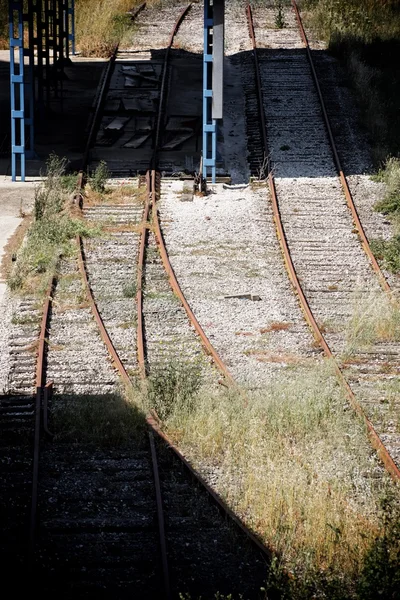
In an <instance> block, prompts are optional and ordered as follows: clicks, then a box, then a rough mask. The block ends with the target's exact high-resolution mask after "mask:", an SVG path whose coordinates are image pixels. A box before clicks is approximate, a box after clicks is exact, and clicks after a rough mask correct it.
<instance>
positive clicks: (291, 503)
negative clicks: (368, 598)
mask: <svg viewBox="0 0 400 600" xmlns="http://www.w3.org/2000/svg"><path fill="white" fill-rule="evenodd" d="M160 381H165V378H161V380H160ZM171 381H172V383H173V385H172V386H171V388H167V389H169V390H170V391H168V393H167V394H165V391H164V390H165V387H164V386H163V385H161V383H160V385H158V386H156V387H153V390H152V394H151V395H150V397H149V398H148V401H150V404H151V403H153V405H154V406H157V403H159V404H160V403H161V405H162V408H163V411H164V412H163V415H164V422H165V427H166V428H167V430H168V433H169V435H171V437H172V438H173V439H174V440H175V441H176V442H177V443H178V445H179V446H180V447H181V448H182V449H183V450H184V452H185V453H186V455H187V456H189V457H190V458H191V460H192V461H193V462H194V463H195V464H197V465H199V467H200V468H205V469H206V471H207V472H210V470H211V471H212V472H213V479H214V481H215V488H216V489H217V491H218V492H219V493H220V494H221V495H222V496H223V497H225V498H226V500H227V501H228V503H229V504H230V506H231V507H232V508H233V510H235V512H236V513H237V514H239V515H240V516H241V517H242V518H243V519H244V520H245V521H246V522H247V523H248V524H249V525H250V526H251V527H253V528H254V529H255V530H256V531H257V532H258V533H259V534H260V535H261V536H262V537H263V539H264V540H265V542H266V543H267V545H269V546H270V547H271V548H272V549H273V550H274V552H275V553H276V556H277V557H278V558H277V562H276V563H275V565H274V567H273V568H272V569H271V576H270V581H268V582H267V588H266V589H267V591H268V592H269V591H271V590H274V591H275V592H276V591H277V590H279V589H280V590H281V593H280V594H277V595H271V597H276V598H299V599H300V598H302V599H305V598H307V599H309V598H343V599H344V598H356V597H357V589H356V588H357V584H356V582H357V581H358V580H360V578H361V576H362V573H363V572H364V569H367V566H368V565H367V557H368V556H369V555H370V553H371V552H372V551H373V550H372V549H373V547H374V544H375V543H377V540H379V539H381V537H380V535H381V533H382V531H383V528H382V524H381V523H380V521H379V515H380V511H381V509H380V504H379V502H380V498H381V496H382V495H383V494H384V489H379V485H377V482H376V480H374V478H373V472H372V471H373V469H374V466H373V465H374V460H373V459H372V457H371V449H370V447H369V444H368V442H367V439H366V436H365V431H364V427H363V425H362V424H361V423H360V422H359V421H358V419H357V418H356V417H355V416H354V414H353V413H352V411H349V410H347V409H346V402H345V400H344V398H343V397H342V393H341V391H340V389H339V387H338V385H337V382H336V379H335V377H334V376H333V374H332V372H331V367H330V365H325V366H323V367H318V368H304V367H303V368H300V367H292V368H291V369H290V377H288V374H287V372H285V373H284V374H282V375H281V376H279V377H277V378H276V379H275V380H273V381H272V383H271V385H270V386H269V387H268V388H266V389H264V390H262V392H259V393H257V394H256V395H252V397H251V398H250V401H249V402H248V403H246V404H245V403H244V401H243V398H242V397H241V396H240V395H238V394H236V393H233V392H231V391H226V390H225V391H223V390H221V391H220V392H219V393H215V394H211V393H206V392H204V391H202V390H199V385H198V379H197V378H195V379H194V383H195V384H194V385H193V382H192V379H191V377H190V376H189V377H188V378H186V380H185V383H184V385H183V390H184V391H183V393H181V392H177V389H176V383H175V382H176V375H175V374H174V377H173V378H172V380H171ZM177 399H179V400H177ZM164 408H165V409H164ZM369 475H371V477H370V476H369ZM380 485H382V483H381V484H380ZM385 485H388V486H389V487H390V485H391V484H390V482H389V481H388V480H387V481H386V483H385ZM390 544H392V542H390ZM390 551H391V552H393V548H392V546H391V550H390ZM378 562H379V561H378ZM380 567H381V568H383V565H380ZM283 569H286V572H287V570H289V571H290V572H291V573H292V575H293V580H292V581H293V585H292V583H290V581H289V583H288V582H287V577H286V576H285V577H284V571H283ZM374 585H375V583H374ZM285 586H286V587H285ZM375 589H376V588H375ZM267 597H270V596H269V595H268V596H267ZM360 597H361V596H360Z"/></svg>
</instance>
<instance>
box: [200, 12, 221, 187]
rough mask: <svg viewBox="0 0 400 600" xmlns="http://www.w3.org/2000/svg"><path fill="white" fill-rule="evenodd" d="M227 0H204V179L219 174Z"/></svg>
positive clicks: (214, 178) (213, 179)
mask: <svg viewBox="0 0 400 600" xmlns="http://www.w3.org/2000/svg"><path fill="white" fill-rule="evenodd" d="M223 57H224V0H204V51H203V178H204V179H207V175H208V172H209V170H211V176H212V182H213V183H215V181H216V176H217V120H218V119H222V107H223V93H222V92H223Z"/></svg>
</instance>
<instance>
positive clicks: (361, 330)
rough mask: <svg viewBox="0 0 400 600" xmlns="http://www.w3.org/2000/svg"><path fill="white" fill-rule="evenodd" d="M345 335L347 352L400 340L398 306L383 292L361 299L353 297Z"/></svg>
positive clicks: (399, 312)
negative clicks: (351, 311) (351, 312)
mask: <svg viewBox="0 0 400 600" xmlns="http://www.w3.org/2000/svg"><path fill="white" fill-rule="evenodd" d="M356 296H357V295H356ZM346 337H347V353H348V354H352V353H353V352H356V351H357V350H359V349H362V348H365V347H369V346H371V345H373V344H374V343H378V342H398V341H400V309H399V307H398V306H397V305H396V304H394V303H392V302H391V301H390V299H389V298H388V296H387V295H385V294H383V293H380V294H379V296H378V297H377V296H376V294H371V295H370V296H369V297H368V298H366V299H364V300H363V301H360V299H359V298H357V297H355V299H354V307H353V314H352V316H351V319H350V321H349V323H348V326H347V336H346Z"/></svg>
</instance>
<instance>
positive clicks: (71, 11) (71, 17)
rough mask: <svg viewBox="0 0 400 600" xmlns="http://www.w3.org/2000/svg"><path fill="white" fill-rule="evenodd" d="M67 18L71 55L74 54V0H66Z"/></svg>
mask: <svg viewBox="0 0 400 600" xmlns="http://www.w3.org/2000/svg"><path fill="white" fill-rule="evenodd" d="M68 19H69V25H70V26H69V28H68V30H69V34H68V40H69V42H71V49H72V56H75V0H68Z"/></svg>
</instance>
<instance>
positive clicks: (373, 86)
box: [302, 0, 400, 165]
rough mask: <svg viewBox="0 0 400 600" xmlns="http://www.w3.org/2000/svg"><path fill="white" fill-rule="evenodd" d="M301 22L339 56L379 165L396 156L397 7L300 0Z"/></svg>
mask: <svg viewBox="0 0 400 600" xmlns="http://www.w3.org/2000/svg"><path fill="white" fill-rule="evenodd" d="M302 6H303V7H304V8H305V9H306V16H307V22H308V24H309V26H310V27H311V28H312V29H313V30H314V31H315V32H316V33H317V35H318V36H319V37H322V38H324V39H325V40H326V41H327V43H328V45H329V48H330V49H331V50H332V51H333V52H334V53H335V54H336V55H337V56H338V57H339V59H340V60H341V62H342V64H343V65H344V67H345V69H346V70H347V73H348V75H349V82H350V84H351V85H352V86H353V89H354V90H355V92H356V94H357V97H358V100H359V104H360V107H361V109H362V116H363V120H364V123H365V125H366V127H367V128H368V130H369V133H370V135H371V138H372V142H373V154H374V158H375V161H376V163H377V164H378V165H379V164H380V163H381V162H382V161H384V160H385V159H386V158H387V157H388V156H390V155H393V156H398V154H399V152H400V142H399V140H400V123H399V119H398V118H397V117H398V97H399V94H400V62H399V60H398V56H399V52H400V4H399V2H397V0H386V1H385V2H382V1H381V0H336V1H335V2H332V1H331V0H304V2H303V3H302Z"/></svg>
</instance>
